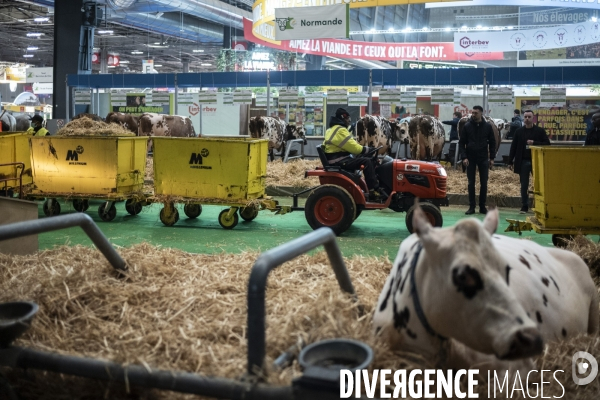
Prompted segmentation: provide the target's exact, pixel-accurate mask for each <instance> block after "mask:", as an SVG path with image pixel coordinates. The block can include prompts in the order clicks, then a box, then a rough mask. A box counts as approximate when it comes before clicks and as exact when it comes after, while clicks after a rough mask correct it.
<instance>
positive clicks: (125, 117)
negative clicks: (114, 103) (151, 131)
mask: <svg viewBox="0 0 600 400" xmlns="http://www.w3.org/2000/svg"><path fill="white" fill-rule="evenodd" d="M105 121H106V123H107V124H119V125H121V126H122V127H123V128H125V129H127V130H128V131H131V132H133V133H135V134H136V135H137V134H138V117H134V116H133V115H131V114H125V113H121V112H109V113H108V115H106V118H105Z"/></svg>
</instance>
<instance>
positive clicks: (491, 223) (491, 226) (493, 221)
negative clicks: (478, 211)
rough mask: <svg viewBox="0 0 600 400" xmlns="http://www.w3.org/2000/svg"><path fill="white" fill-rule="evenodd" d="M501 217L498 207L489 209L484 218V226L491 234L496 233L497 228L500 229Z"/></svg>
mask: <svg viewBox="0 0 600 400" xmlns="http://www.w3.org/2000/svg"><path fill="white" fill-rule="evenodd" d="M499 219H500V213H498V209H497V208H494V209H493V210H490V211H488V213H487V214H486V215H485V218H484V219H483V228H484V229H485V230H486V231H487V232H488V233H489V234H490V235H493V234H494V233H496V229H498V220H499Z"/></svg>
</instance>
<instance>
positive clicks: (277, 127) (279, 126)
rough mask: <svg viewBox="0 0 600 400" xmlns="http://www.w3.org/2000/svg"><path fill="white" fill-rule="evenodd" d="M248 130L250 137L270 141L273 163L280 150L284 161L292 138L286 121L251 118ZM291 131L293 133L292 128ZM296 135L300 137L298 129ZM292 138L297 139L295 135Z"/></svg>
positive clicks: (261, 117)
mask: <svg viewBox="0 0 600 400" xmlns="http://www.w3.org/2000/svg"><path fill="white" fill-rule="evenodd" d="M288 127H289V125H288ZM248 129H249V130H250V136H251V137H253V138H254V139H267V140H268V141H269V158H270V159H271V161H273V160H275V153H274V151H275V150H278V151H279V152H280V153H281V159H282V160H283V158H284V157H285V146H286V143H287V140H288V138H289V137H290V134H289V133H288V132H287V129H288V128H287V127H286V124H285V121H282V120H280V119H279V118H274V117H265V116H262V115H259V116H256V117H252V118H250V123H249V124H248ZM289 129H290V132H291V131H292V128H289ZM302 132H304V128H302ZM296 134H298V135H299V132H298V131H297V128H296ZM286 136H287V138H286ZM292 137H295V136H294V134H292ZM305 140H306V139H305Z"/></svg>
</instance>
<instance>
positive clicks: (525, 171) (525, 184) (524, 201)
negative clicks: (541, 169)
mask: <svg viewBox="0 0 600 400" xmlns="http://www.w3.org/2000/svg"><path fill="white" fill-rule="evenodd" d="M531 174H532V168H531V160H523V161H521V172H520V173H519V178H520V180H521V205H522V206H523V207H527V208H529V194H528V193H527V191H528V190H529V175H531Z"/></svg>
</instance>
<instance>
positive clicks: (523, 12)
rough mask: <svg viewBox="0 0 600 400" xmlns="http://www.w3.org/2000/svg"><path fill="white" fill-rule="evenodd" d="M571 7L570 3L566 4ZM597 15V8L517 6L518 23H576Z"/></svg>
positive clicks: (522, 24)
mask: <svg viewBox="0 0 600 400" xmlns="http://www.w3.org/2000/svg"><path fill="white" fill-rule="evenodd" d="M568 6H569V7H571V4H570V3H569V4H568ZM597 17H598V10H593V9H589V10H588V9H585V8H584V9H581V8H556V7H519V25H521V26H524V25H559V24H567V23H568V24H578V23H581V22H587V21H589V20H590V19H592V18H597Z"/></svg>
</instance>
